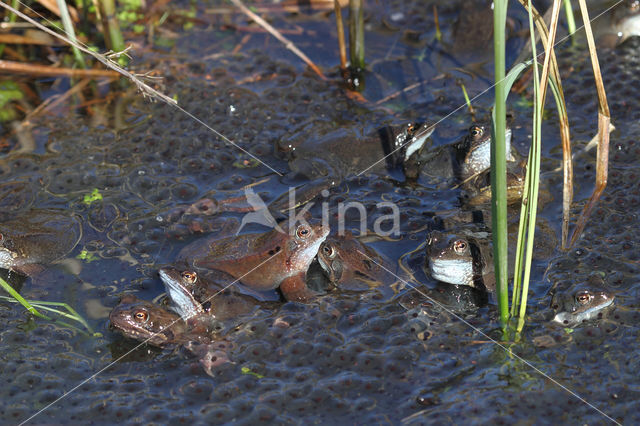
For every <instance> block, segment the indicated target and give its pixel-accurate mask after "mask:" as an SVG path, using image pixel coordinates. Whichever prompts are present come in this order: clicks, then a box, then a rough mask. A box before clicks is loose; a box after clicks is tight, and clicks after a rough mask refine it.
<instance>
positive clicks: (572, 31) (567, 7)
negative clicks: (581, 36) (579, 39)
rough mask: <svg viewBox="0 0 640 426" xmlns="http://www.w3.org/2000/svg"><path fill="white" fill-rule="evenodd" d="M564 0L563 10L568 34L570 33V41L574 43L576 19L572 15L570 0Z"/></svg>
mask: <svg viewBox="0 0 640 426" xmlns="http://www.w3.org/2000/svg"><path fill="white" fill-rule="evenodd" d="M563 1H564V12H565V14H566V15H567V29H568V31H569V34H570V35H571V43H572V44H574V43H575V41H576V38H575V37H574V34H575V32H576V19H575V18H574V16H573V7H572V6H571V0H563Z"/></svg>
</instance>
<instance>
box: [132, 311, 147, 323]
mask: <svg viewBox="0 0 640 426" xmlns="http://www.w3.org/2000/svg"><path fill="white" fill-rule="evenodd" d="M133 319H134V320H135V321H136V322H137V323H140V324H144V323H145V322H147V321H149V313H148V312H147V311H145V310H144V309H141V310H139V311H135V312H134V314H133Z"/></svg>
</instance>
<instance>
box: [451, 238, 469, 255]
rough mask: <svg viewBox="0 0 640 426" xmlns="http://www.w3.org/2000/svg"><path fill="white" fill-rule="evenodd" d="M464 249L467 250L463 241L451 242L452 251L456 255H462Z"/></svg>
mask: <svg viewBox="0 0 640 426" xmlns="http://www.w3.org/2000/svg"><path fill="white" fill-rule="evenodd" d="M466 249H467V242H466V241H465V240H455V241H454V242H453V250H454V251H455V252H456V253H458V254H462V253H464V251H465V250H466Z"/></svg>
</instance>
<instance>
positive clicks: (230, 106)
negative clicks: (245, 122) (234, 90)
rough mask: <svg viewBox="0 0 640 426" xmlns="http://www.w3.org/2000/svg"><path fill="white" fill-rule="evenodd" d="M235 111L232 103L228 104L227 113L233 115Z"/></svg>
mask: <svg viewBox="0 0 640 426" xmlns="http://www.w3.org/2000/svg"><path fill="white" fill-rule="evenodd" d="M234 112H236V107H235V106H233V105H229V115H233V113H234Z"/></svg>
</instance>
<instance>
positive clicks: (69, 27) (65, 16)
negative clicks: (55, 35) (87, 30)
mask: <svg viewBox="0 0 640 426" xmlns="http://www.w3.org/2000/svg"><path fill="white" fill-rule="evenodd" d="M56 3H57V4H58V9H60V19H61V20H62V27H63V28H64V32H65V33H66V34H67V37H69V39H70V40H72V41H74V42H77V39H76V31H75V29H74V28H73V22H72V21H71V16H70V15H69V9H67V3H66V2H65V1H64V0H56ZM71 49H72V50H73V56H74V57H75V58H76V63H77V64H78V66H80V67H82V68H86V64H85V62H84V58H83V56H82V53H80V50H78V48H76V47H75V46H73V45H71Z"/></svg>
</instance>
